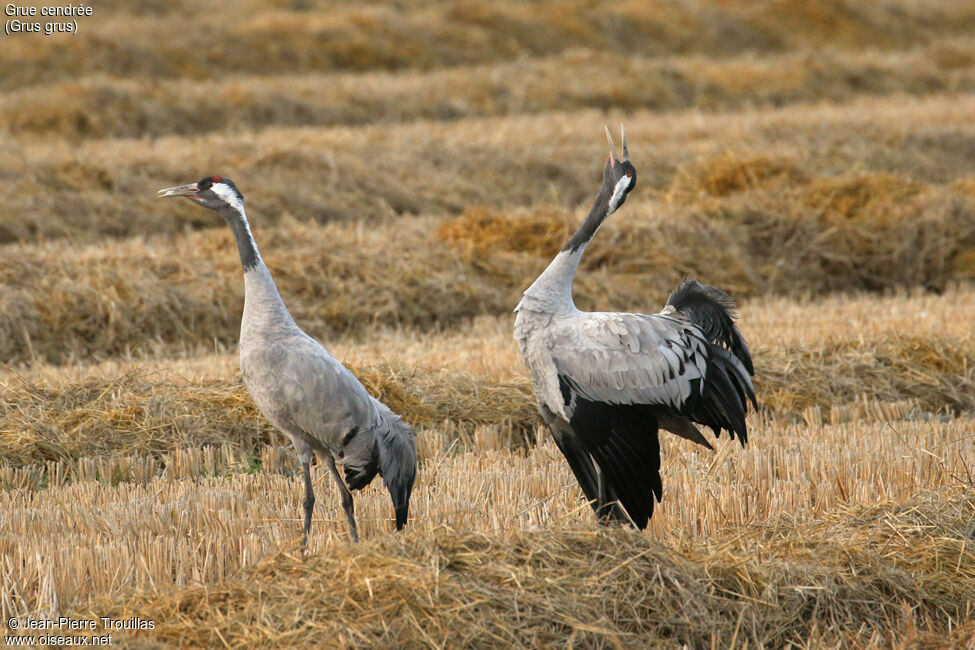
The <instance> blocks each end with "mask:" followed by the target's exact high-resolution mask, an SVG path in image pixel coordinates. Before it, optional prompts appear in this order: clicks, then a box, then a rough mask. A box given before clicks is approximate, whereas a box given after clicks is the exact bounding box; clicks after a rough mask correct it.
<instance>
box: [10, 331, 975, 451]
mask: <svg viewBox="0 0 975 650" xmlns="http://www.w3.org/2000/svg"><path fill="white" fill-rule="evenodd" d="M500 344H501V343H500V342H499V343H498V345H500ZM511 345H513V344H511ZM754 352H755V354H754V359H755V364H756V368H758V370H759V376H758V377H757V378H756V381H755V385H756V390H757V391H758V394H759V398H760V401H761V409H762V412H764V413H774V414H776V415H777V416H779V417H781V418H784V419H786V420H789V419H791V420H795V421H798V420H803V419H806V420H808V418H809V417H810V416H809V412H810V409H813V410H817V411H819V412H822V411H826V412H830V411H831V409H837V408H840V409H853V410H852V411H850V412H851V414H854V415H859V416H861V417H862V418H864V421H868V420H869V419H870V418H869V417H868V414H869V413H870V412H871V410H872V409H871V407H869V406H867V407H864V408H860V407H859V406H858V405H859V404H861V403H866V404H868V405H869V404H907V405H909V408H908V409H907V411H908V413H905V415H909V416H910V417H912V418H930V417H933V414H938V415H940V416H948V415H950V414H952V413H955V414H957V413H960V412H971V411H972V410H975V368H973V366H972V364H971V362H970V359H972V358H975V339H973V338H971V337H968V338H967V339H963V340H952V339H911V338H892V339H891V338H881V339H878V340H870V341H861V342H858V343H849V342H843V343H836V344H834V343H824V344H822V345H821V346H819V347H817V348H810V347H808V346H802V347H792V348H779V349H776V348H772V349H769V348H767V347H765V346H756V348H755V350H754ZM352 369H353V372H355V373H356V374H357V375H358V376H359V378H360V379H361V380H362V381H363V383H364V384H365V386H366V388H367V389H369V391H370V392H372V393H373V394H374V395H376V396H377V397H380V398H381V399H382V400H383V401H385V402H386V403H387V404H388V405H389V406H390V407H391V408H392V409H394V410H395V411H396V412H398V413H400V414H401V415H402V416H403V417H404V418H406V420H407V421H408V422H411V423H412V424H414V425H415V426H430V425H433V424H436V423H440V422H443V421H447V422H450V423H452V424H453V425H455V426H456V427H457V428H458V430H457V431H458V433H457V435H458V436H459V437H460V436H464V437H470V436H473V435H474V434H475V431H476V430H477V428H478V427H481V426H485V425H493V426H497V427H500V428H501V429H503V430H504V431H505V433H504V440H505V441H506V444H507V445H508V446H516V447H522V446H525V445H526V444H530V443H531V442H532V441H533V440H534V432H535V428H536V427H537V426H538V424H539V418H538V414H537V412H536V408H535V402H534V397H533V396H532V393H531V388H530V386H529V384H528V381H527V379H526V378H524V377H523V376H522V377H519V378H518V379H516V380H514V381H497V380H493V379H491V378H489V377H485V376H483V375H476V374H471V373H467V372H464V371H446V370H440V371H436V370H433V371H427V370H417V369H415V368H411V367H408V366H388V365H384V366H378V367H376V366H373V367H355V366H353V367H352ZM4 383H8V385H7V386H6V387H4V388H2V390H0V455H2V456H3V458H4V463H5V464H7V465H9V466H13V467H22V466H26V465H30V464H32V463H37V462H45V461H60V460H66V459H75V458H79V457H83V456H90V455H113V454H131V453H147V452H155V453H162V452H165V451H172V450H173V449H176V448H179V447H183V446H195V445H205V444H219V443H221V442H225V441H226V442H232V443H233V444H234V445H236V446H238V447H239V448H241V449H243V450H245V451H247V452H248V453H251V454H256V453H259V452H258V449H259V446H260V445H262V444H267V443H268V442H269V441H275V440H277V441H280V440H281V438H280V436H279V434H276V433H275V432H274V430H273V428H272V427H270V426H269V425H268V424H267V422H266V421H265V420H264V418H263V417H261V416H260V414H259V413H258V412H257V410H256V408H255V407H254V405H253V403H252V402H251V400H250V398H249V396H248V395H247V393H246V391H245V390H244V387H243V385H242V384H240V382H239V380H238V379H236V377H234V378H227V379H223V380H204V381H201V382H183V381H180V380H178V379H174V378H172V377H167V376H163V377H158V378H157V377H153V376H152V375H149V374H140V373H138V372H137V371H130V372H128V373H127V374H124V375H121V376H119V377H115V378H112V379H88V380H85V381H82V382H80V383H74V382H55V383H53V384H52V383H50V382H36V383H35V382H30V383H27V382H4ZM881 412H883V410H882V408H881ZM753 426H754V425H753ZM759 428H760V425H759Z"/></svg>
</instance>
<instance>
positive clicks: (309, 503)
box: [301, 458, 315, 546]
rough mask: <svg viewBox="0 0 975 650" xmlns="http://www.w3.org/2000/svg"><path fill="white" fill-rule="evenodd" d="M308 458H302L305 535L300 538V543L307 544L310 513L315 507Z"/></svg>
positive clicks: (309, 530)
mask: <svg viewBox="0 0 975 650" xmlns="http://www.w3.org/2000/svg"><path fill="white" fill-rule="evenodd" d="M310 460H311V459H310V458H306V459H302V461H301V471H302V473H304V475H305V501H304V503H303V504H302V505H304V507H305V536H304V537H303V538H302V539H301V545H302V546H306V545H307V544H308V533H309V532H311V513H312V511H313V510H314V509H315V492H314V491H313V490H312V487H311V468H310V467H309V462H310Z"/></svg>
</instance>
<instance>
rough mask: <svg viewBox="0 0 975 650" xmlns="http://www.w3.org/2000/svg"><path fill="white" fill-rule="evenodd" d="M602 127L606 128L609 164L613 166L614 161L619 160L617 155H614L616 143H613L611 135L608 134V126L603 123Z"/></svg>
mask: <svg viewBox="0 0 975 650" xmlns="http://www.w3.org/2000/svg"><path fill="white" fill-rule="evenodd" d="M603 128H604V129H606V140H608V141H609V166H610V167H613V166H615V165H616V161H617V160H619V157H618V156H617V155H616V145H615V144H613V136H611V135H610V134H609V127H608V126H606V125H605V124H604V125H603Z"/></svg>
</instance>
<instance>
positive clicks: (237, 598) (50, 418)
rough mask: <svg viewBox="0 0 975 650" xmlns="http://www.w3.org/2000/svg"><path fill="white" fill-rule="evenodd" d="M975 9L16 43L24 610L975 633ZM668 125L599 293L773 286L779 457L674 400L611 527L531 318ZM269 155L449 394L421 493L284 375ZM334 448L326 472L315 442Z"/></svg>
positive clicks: (367, 637) (378, 371) (300, 28)
mask: <svg viewBox="0 0 975 650" xmlns="http://www.w3.org/2000/svg"><path fill="white" fill-rule="evenodd" d="M973 28H975V6H971V5H970V4H968V3H956V2H948V1H943V2H937V1H926V2H921V1H920V0H891V1H889V2H879V1H877V2H873V1H871V2H863V3H853V2H839V1H830V2H823V3H804V2H798V1H793V0H775V1H773V0H767V1H763V2H756V3H750V2H749V3H746V2H735V1H717V0H713V1H709V2H654V1H646V2H614V3H610V2H602V1H599V0H590V1H586V2H582V1H578V2H576V1H573V2H567V3H555V2H513V1H509V0H504V1H502V2H493V3H477V2H470V3H468V2H455V3H437V2H423V1H416V2H410V3H389V4H386V3H379V2H376V3H357V4H355V5H350V4H347V3H338V2H331V1H328V0H324V1H320V2H316V1H315V0H305V1H302V2H270V1H269V2H257V1H256V0H255V1H249V2H240V3H234V7H233V8H230V7H228V6H223V5H221V6H211V7H206V8H201V6H200V5H199V4H192V3H181V2H147V3H141V4H139V5H138V6H135V5H132V4H130V3H121V2H102V3H98V5H97V6H96V7H95V15H94V16H93V17H91V18H84V19H80V20H79V34H78V35H77V36H73V37H72V36H59V37H43V36H37V35H26V34H22V35H18V36H14V37H2V38H0V69H2V70H3V71H4V73H3V75H0V144H2V145H3V146H0V194H2V195H3V197H4V201H3V204H2V207H0V285H2V286H0V364H2V365H0V486H2V490H0V511H2V512H3V513H4V514H3V516H2V517H0V575H2V576H3V580H2V585H3V587H2V592H0V615H2V619H3V620H5V619H6V618H8V617H10V616H14V615H17V616H25V615H32V616H41V617H46V616H56V615H71V616H76V617H89V616H90V617H99V616H113V617H116V618H126V617H131V616H141V617H143V618H151V619H153V620H154V621H155V623H156V628H155V629H154V630H151V631H138V632H131V633H128V634H127V635H125V636H119V637H117V639H121V641H118V642H119V643H123V644H124V647H146V648H156V647H295V646H304V645H312V644H323V645H328V646H360V645H361V646H380V647H393V646H400V647H402V646H408V647H431V646H432V647H441V646H447V647H457V646H469V645H473V646H487V645H492V646H493V645H498V644H505V645H549V644H558V645H574V644H577V645H580V646H583V647H648V646H654V645H656V646H664V647H674V646H680V645H682V644H686V645H687V646H688V647H715V648H718V647H720V648H725V647H742V646H748V647H786V646H789V645H792V646H794V647H816V648H818V647H893V648H928V647H933V648H947V647H971V646H972V645H973V644H975V493H973V487H975V483H973V481H975V478H973V476H975V370H973V360H975V328H973V325H972V324H973V323H975V283H973V281H975V131H973V127H972V125H973V124H975V94H973V92H972V91H973V89H975V39H973V37H972V33H973ZM620 121H623V122H624V123H625V124H626V128H627V134H628V140H629V142H630V152H631V157H632V159H633V162H634V164H635V165H636V167H637V170H638V173H639V182H638V185H637V187H636V189H635V190H634V192H633V193H631V194H630V197H629V199H628V201H627V203H626V205H625V206H624V207H623V208H622V209H621V211H620V212H619V213H618V214H616V215H613V217H612V218H611V219H610V220H609V221H608V222H607V224H606V225H605V226H604V227H603V228H602V229H601V230H600V233H599V237H598V238H597V240H596V241H595V242H594V244H593V245H592V246H591V247H590V249H589V251H588V252H587V256H586V260H585V262H584V265H583V268H582V269H581V270H580V274H579V277H578V281H577V284H576V299H577V302H578V304H579V306H580V307H581V308H585V309H619V310H628V311H655V310H657V309H659V307H660V306H661V305H662V304H663V302H664V300H665V299H666V296H667V293H668V292H669V290H670V289H671V288H672V287H673V285H674V284H675V283H676V282H677V281H678V280H679V279H680V278H681V277H682V276H684V275H692V276H696V277H697V278H699V279H701V280H703V281H706V282H709V283H711V284H714V285H716V286H718V287H721V288H723V289H725V290H727V291H728V292H730V293H732V294H733V295H735V296H736V297H737V298H738V299H739V313H740V316H741V320H740V325H741V328H742V331H743V333H744V334H745V336H746V338H747V339H748V341H749V343H750V344H751V346H752V350H753V354H754V359H755V367H756V371H757V374H756V377H755V383H756V389H757V392H758V397H759V402H760V410H759V412H758V413H756V414H754V415H753V416H751V418H750V422H749V426H750V428H751V432H752V435H751V436H750V443H749V446H748V447H747V448H746V449H744V450H742V449H740V448H737V443H735V444H734V445H732V444H730V442H729V441H728V440H727V438H722V439H721V440H719V441H718V444H717V445H716V451H715V452H713V453H712V452H706V451H699V450H698V449H693V448H691V447H690V446H689V445H688V444H686V443H685V442H683V441H680V440H679V439H677V438H676V437H673V436H668V435H666V434H663V435H662V440H663V443H662V455H663V470H662V472H663V481H664V500H663V502H662V503H661V504H659V506H658V507H657V509H656V512H655V514H654V518H653V519H652V521H651V525H650V528H649V529H648V531H646V532H645V533H643V534H637V533H636V532H633V531H630V530H621V529H617V528H600V527H598V526H596V525H595V523H594V521H593V517H592V514H591V511H590V510H589V508H588V506H587V505H586V504H585V503H584V502H583V501H582V499H581V493H580V491H579V489H578V487H577V485H576V483H575V480H574V479H573V478H572V476H571V473H570V472H569V470H568V467H567V465H566V463H565V461H564V459H562V457H561V455H560V454H559V453H558V451H557V449H556V448H555V447H554V445H553V444H552V443H551V442H549V441H548V434H547V433H546V432H545V431H543V430H541V429H540V428H539V426H540V424H541V422H540V420H539V418H538V417H537V415H536V412H535V408H534V400H533V398H532V396H531V390H530V386H529V384H528V379H527V372H526V370H525V369H524V366H523V364H522V361H521V359H520V356H519V355H518V352H517V348H516V345H515V343H514V341H513V340H512V337H511V325H512V316H511V313H510V312H511V309H512V308H513V306H514V304H515V303H516V301H517V299H518V296H519V295H520V292H521V290H523V289H524V288H525V287H526V286H527V285H528V284H529V283H530V282H531V280H532V279H533V278H534V277H535V276H536V275H537V273H538V272H539V271H540V270H541V269H542V268H544V266H545V265H546V264H547V262H548V260H549V259H550V257H551V255H553V254H554V252H556V251H557V250H558V249H559V248H560V247H561V245H562V244H563V242H564V241H565V239H566V237H568V235H569V234H570V233H571V232H572V229H573V228H574V227H575V225H576V224H577V223H578V222H579V221H580V220H581V219H582V218H583V216H584V215H585V212H586V210H587V209H588V207H589V203H590V201H591V199H592V195H593V194H594V192H595V189H596V187H597V184H598V182H599V178H600V172H601V168H602V163H603V161H604V158H605V142H604V138H603V136H602V133H601V130H602V125H603V124H604V123H608V124H610V125H611V128H612V125H614V124H616V123H618V122H620ZM206 174H223V175H226V176H229V177H231V178H233V179H234V180H235V181H236V183H237V184H238V186H239V187H240V189H241V191H242V192H243V194H244V195H245V197H246V199H247V205H248V214H249V217H250V219H251V222H252V225H253V228H254V231H255V235H256V238H257V240H258V243H259V245H260V246H261V250H262V253H263V255H264V258H265V260H266V261H267V263H268V265H269V267H270V268H271V271H272V273H273V274H274V276H275V279H276V280H277V282H278V285H279V287H280V289H281V291H282V294H283V295H284V298H285V301H286V303H287V304H288V306H289V307H290V309H291V311H292V313H293V314H294V315H295V317H296V319H297V320H298V322H299V324H301V325H302V326H303V327H304V328H305V329H306V330H307V331H308V332H309V333H310V334H312V335H314V336H316V337H317V338H319V339H320V340H322V341H323V342H324V343H325V344H326V346H327V347H328V348H329V349H330V350H331V351H332V352H333V353H334V354H335V355H336V356H337V357H338V358H339V359H340V360H342V361H343V362H345V363H346V364H347V365H349V366H350V367H351V368H352V369H353V370H354V371H355V372H356V374H357V375H358V376H359V377H360V378H361V379H362V380H363V382H364V383H365V384H366V386H367V387H368V388H369V389H370V390H371V391H373V392H374V393H375V394H376V395H378V396H380V397H381V398H382V399H384V400H385V401H386V402H387V403H388V404H389V405H390V406H391V407H393V408H394V409H395V410H397V411H398V412H400V413H402V414H403V415H404V417H405V418H406V419H407V420H408V421H410V422H411V423H413V424H414V425H415V426H416V427H417V429H418V446H419V451H420V463H421V465H420V474H419V478H418V482H417V486H416V490H415V493H414V498H413V502H412V503H413V507H412V515H413V516H412V518H411V524H410V526H409V528H408V530H407V532H406V533H405V534H403V535H394V534H391V532H390V531H391V530H392V528H393V526H392V521H391V519H390V514H391V508H390V507H389V504H388V497H387V496H385V493H384V491H383V490H382V488H381V486H380V485H378V484H376V485H372V486H370V487H368V488H367V489H366V490H365V491H364V492H362V493H361V494H357V495H356V500H357V511H358V515H359V520H360V527H361V532H362V534H363V540H364V541H363V542H362V543H361V544H359V545H352V544H350V543H349V541H348V537H347V534H346V529H345V525H344V523H343V521H342V518H341V517H339V516H338V513H339V510H338V501H337V500H336V499H335V495H334V493H333V491H332V490H330V489H329V488H330V486H329V483H328V480H327V476H326V475H325V474H324V473H320V472H319V473H317V474H316V485H317V486H318V488H317V489H318V496H319V498H320V504H319V506H318V507H317V508H316V512H315V515H316V516H315V522H314V524H313V527H312V536H311V538H310V540H309V548H308V550H307V551H302V549H300V547H299V546H298V544H297V541H298V538H299V530H300V523H299V514H300V507H299V502H300V493H301V490H300V480H299V477H298V476H297V475H296V474H295V473H294V470H295V461H294V456H293V453H292V452H291V450H290V449H289V448H288V446H287V443H286V440H284V439H283V437H282V436H281V435H280V434H277V433H275V432H274V431H273V430H272V429H271V428H270V426H269V425H268V424H267V423H266V422H265V421H263V419H262V418H261V417H260V415H259V414H258V413H257V412H256V410H255V408H254V406H253V404H252V403H251V401H250V399H249V397H248V396H247V393H246V390H245V389H244V387H243V385H242V384H241V381H240V378H239V373H238V370H237V366H236V355H235V344H236V337H237V328H238V326H239V318H240V311H241V306H242V296H243V286H242V281H241V277H240V268H239V264H238V261H237V257H236V251H235V248H234V246H233V242H232V238H231V235H230V233H229V232H228V231H227V229H226V228H225V227H223V226H222V224H221V223H219V221H218V219H217V217H216V216H215V215H213V214H212V213H209V212H206V211H204V210H200V209H199V208H195V207H194V206H190V205H189V204H188V203H185V202H184V203H185V204H179V203H176V202H161V201H160V202H157V201H156V200H155V198H154V196H155V190H157V189H159V188H161V187H165V186H169V185H174V184H178V183H185V182H190V181H193V180H195V179H198V178H200V177H201V176H203V175H206ZM315 469H316V470H317V468H315Z"/></svg>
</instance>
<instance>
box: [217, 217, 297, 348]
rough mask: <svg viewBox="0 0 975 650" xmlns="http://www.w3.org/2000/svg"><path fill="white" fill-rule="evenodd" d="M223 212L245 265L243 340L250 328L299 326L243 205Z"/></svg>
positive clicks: (243, 266)
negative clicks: (265, 262)
mask: <svg viewBox="0 0 975 650" xmlns="http://www.w3.org/2000/svg"><path fill="white" fill-rule="evenodd" d="M220 215H221V216H222V217H223V218H224V220H225V221H226V222H227V224H228V225H229V226H230V230H231V231H232V232H233V233H234V240H235V241H236V242H237V252H238V253H239V254H240V265H241V267H242V268H243V269H244V315H243V318H242V320H241V342H242V343H243V341H244V339H245V338H246V337H247V334H248V333H249V332H256V331H259V330H268V329H280V328H292V327H297V325H295V322H294V319H293V318H292V317H291V314H290V312H288V309H287V307H285V306H284V301H283V300H282V299H281V294H280V293H278V288H277V286H275V284H274V279H273V278H272V277H271V272H270V271H269V270H268V268H267V266H266V265H265V264H264V260H263V259H261V253H260V252H259V251H258V250H257V242H255V241H254V235H253V234H252V233H251V229H250V225H249V224H248V223H247V215H246V214H245V213H244V208H243V206H240V207H239V208H231V207H227V208H225V209H224V210H221V212H220Z"/></svg>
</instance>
